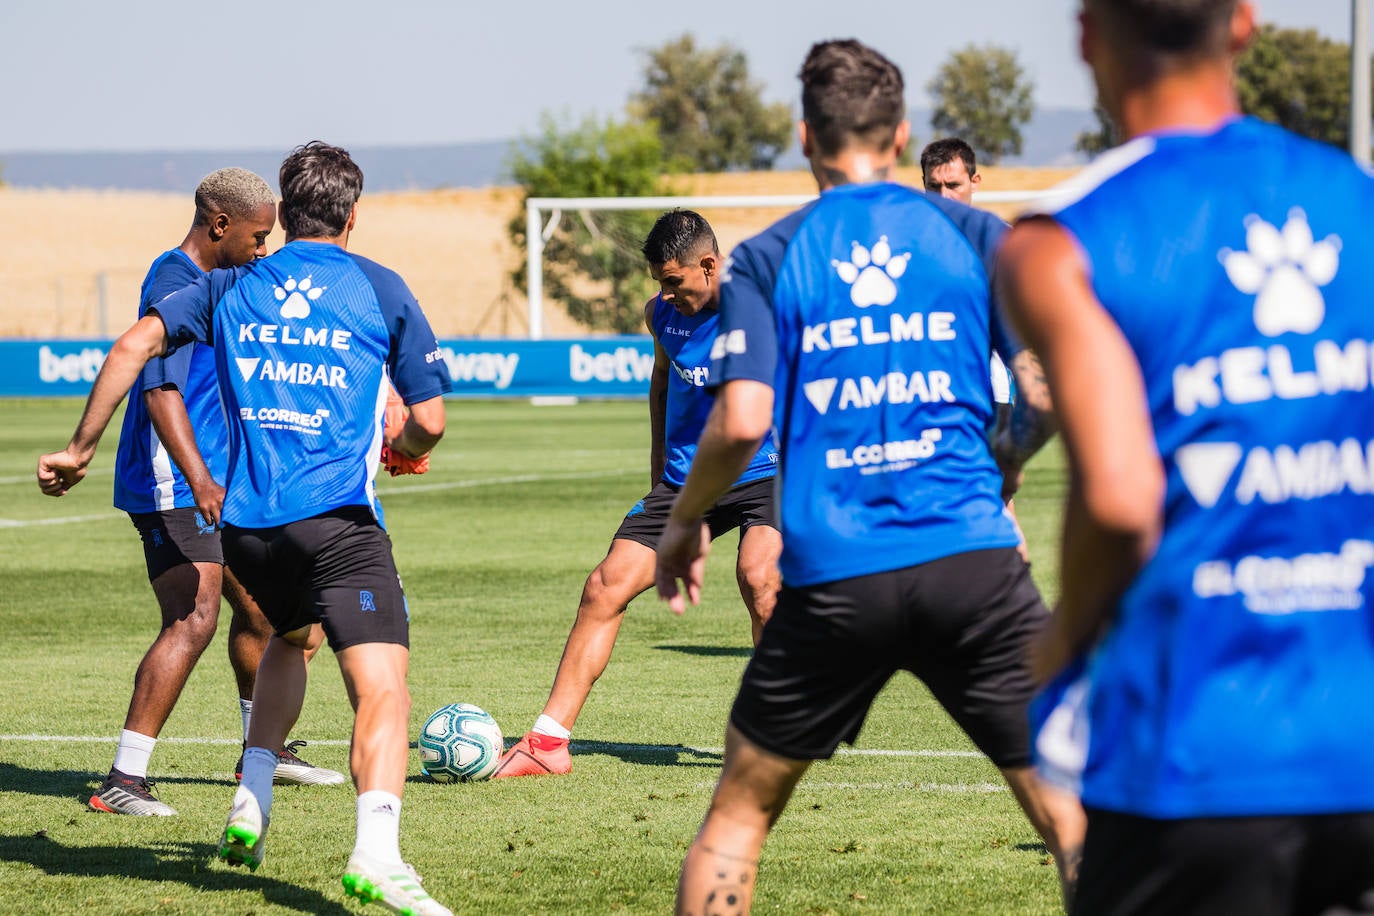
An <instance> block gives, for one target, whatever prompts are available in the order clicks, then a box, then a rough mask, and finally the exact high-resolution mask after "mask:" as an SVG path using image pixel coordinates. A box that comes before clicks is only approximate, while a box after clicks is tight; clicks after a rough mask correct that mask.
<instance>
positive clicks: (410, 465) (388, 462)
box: [382, 445, 429, 477]
mask: <svg viewBox="0 0 1374 916" xmlns="http://www.w3.org/2000/svg"><path fill="white" fill-rule="evenodd" d="M382 467H384V468H386V472H387V473H388V474H390V475H391V476H392V477H400V476H401V475H402V474H423V473H424V472H425V471H428V470H429V455H428V454H425V455H421V456H420V457H419V458H412V457H410V456H409V455H403V454H401V453H400V452H398V451H396V450H395V449H393V448H392V447H391V446H389V445H383V446H382Z"/></svg>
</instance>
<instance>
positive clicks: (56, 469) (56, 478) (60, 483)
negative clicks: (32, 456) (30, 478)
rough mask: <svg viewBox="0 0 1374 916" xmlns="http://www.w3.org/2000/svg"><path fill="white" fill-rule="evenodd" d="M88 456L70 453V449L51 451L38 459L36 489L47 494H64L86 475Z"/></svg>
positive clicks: (88, 462)
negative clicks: (83, 456)
mask: <svg viewBox="0 0 1374 916" xmlns="http://www.w3.org/2000/svg"><path fill="white" fill-rule="evenodd" d="M90 461H91V459H90V458H89V457H86V458H84V459H83V458H82V457H80V456H77V455H74V454H72V451H71V449H63V450H62V451H60V452H52V453H50V454H47V455H43V456H42V457H40V458H39V459H38V489H40V490H42V491H43V493H44V494H45V495H47V496H64V495H66V493H67V491H68V490H70V489H71V488H72V487H74V486H76V485H77V484H79V483H80V482H81V480H82V478H83V477H85V476H86V465H88V464H90Z"/></svg>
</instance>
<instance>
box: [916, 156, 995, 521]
mask: <svg viewBox="0 0 1374 916" xmlns="http://www.w3.org/2000/svg"><path fill="white" fill-rule="evenodd" d="M921 181H922V183H923V184H924V185H925V188H926V190H927V191H929V192H930V193H932V194H939V195H940V196H941V197H944V198H947V199H949V200H957V201H959V203H961V204H965V205H967V206H972V205H973V192H974V191H976V190H978V185H979V184H981V183H982V181H983V176H982V175H979V174H978V158H977V156H976V155H974V152H973V147H971V146H969V145H968V144H967V143H966V142H964V141H963V140H961V139H959V138H958V137H945V138H943V139H941V140H932V141H931V142H930V143H927V144H926V148H925V149H923V150H921ZM989 371H990V372H991V373H992V399H993V401H994V402H995V403H996V405H997V407H996V414H995V417H994V419H993V430H994V433H993V434H994V435H997V434H998V433H999V431H1001V430H1004V429H1005V428H1006V426H1007V424H1008V423H1010V422H1011V403H1012V388H1013V380H1012V377H1011V373H1010V372H1009V371H1008V370H1007V366H1006V364H1005V363H1004V362H1002V357H1000V356H998V355H997V353H996V352H995V351H994V352H993V354H992V359H991V360H990V361H989ZM1006 484H1007V485H1006V486H1005V488H1004V491H1005V492H1006V493H1007V494H1008V495H1010V494H1011V493H1014V492H1015V490H1016V488H1017V487H1018V486H1019V485H1020V480H1019V479H1015V480H1008V481H1006ZM1007 511H1009V512H1010V513H1011V514H1012V518H1013V519H1015V518H1016V509H1015V507H1014V506H1013V504H1012V501H1011V499H1008V500H1007Z"/></svg>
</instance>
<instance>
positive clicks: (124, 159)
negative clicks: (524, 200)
mask: <svg viewBox="0 0 1374 916" xmlns="http://www.w3.org/2000/svg"><path fill="white" fill-rule="evenodd" d="M510 146H511V144H510V143H508V142H506V141H494V142H487V143H463V144H455V145H450V146H402V147H354V148H352V149H350V150H349V152H350V153H351V154H352V155H353V158H354V159H355V160H356V161H357V163H358V164H359V165H360V166H362V169H363V174H364V175H365V176H366V189H367V190H368V191H405V190H412V189H416V190H430V189H433V188H464V187H472V188H476V187H486V186H488V185H492V184H499V183H501V182H502V181H503V180H504V179H503V175H504V167H505V161H506V156H507V154H508V153H509V150H510ZM286 153H287V150H226V151H215V150H197V151H192V152H138V153H135V152H127V153H126V152H104V153H100V152H93V153H0V167H2V168H3V171H0V178H3V179H4V181H5V183H6V184H9V185H11V186H12V187H16V188H117V189H119V190H125V191H175V192H179V193H186V194H189V193H191V192H192V191H194V190H195V188H196V185H197V184H199V183H200V180H201V178H203V177H205V176H206V175H207V174H209V173H210V172H213V171H214V170H215V169H220V168H225V167H226V166H231V165H236V166H240V167H241V168H245V169H250V170H252V171H254V172H257V173H258V174H259V175H261V176H263V177H264V178H266V179H267V180H268V181H269V182H270V183H271V184H272V185H273V187H275V186H276V183H277V182H276V178H277V168H278V167H279V166H280V165H281V160H282V157H283V156H284V155H285V154H286Z"/></svg>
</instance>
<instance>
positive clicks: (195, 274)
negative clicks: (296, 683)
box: [88, 168, 344, 816]
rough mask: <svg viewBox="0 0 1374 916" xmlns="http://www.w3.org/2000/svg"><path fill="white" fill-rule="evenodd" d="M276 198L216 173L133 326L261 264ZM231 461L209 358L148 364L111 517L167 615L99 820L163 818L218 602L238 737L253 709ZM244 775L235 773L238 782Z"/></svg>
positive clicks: (127, 423) (291, 769)
mask: <svg viewBox="0 0 1374 916" xmlns="http://www.w3.org/2000/svg"><path fill="white" fill-rule="evenodd" d="M275 224H276V197H275V196H274V195H273V194H272V189H271V188H270V187H269V186H268V184H267V182H266V181H263V180H262V178H260V177H259V176H258V175H255V174H254V173H252V172H250V171H248V170H246V169H240V168H225V169H219V170H218V171H215V172H211V173H210V174H209V175H207V176H205V178H204V179H203V180H202V181H201V182H200V184H199V186H197V188H196V192H195V216H194V218H193V219H192V221H191V228H190V230H188V231H187V233H186V237H185V238H184V239H182V241H181V244H180V245H179V246H177V247H176V248H173V249H172V250H170V251H167V252H164V253H163V254H162V255H161V256H159V257H158V258H157V260H155V261H154V262H153V265H152V267H150V268H149V270H148V275H147V277H146V278H145V279H144V281H143V288H142V291H141V295H140V302H139V315H140V316H142V315H144V314H146V313H147V311H148V309H149V307H150V306H152V305H153V304H154V303H156V302H157V301H159V300H161V299H164V298H166V297H167V296H169V295H171V294H172V293H174V292H176V291H177V290H179V289H181V288H182V287H184V286H188V285H189V284H191V283H194V282H195V281H196V280H198V279H200V278H201V277H202V276H204V275H205V274H206V273H207V272H209V271H211V270H213V269H215V268H229V267H238V266H240V265H242V264H247V263H248V262H249V261H252V260H253V259H254V258H258V257H261V256H263V255H265V254H266V253H267V250H266V239H267V236H268V235H269V234H270V233H271V231H272V227H273V226H274V225H275ZM228 461H229V427H228V424H227V423H226V421H225V418H224V412H223V410H222V409H221V407H220V400H219V386H218V383H217V382H216V380H215V354H214V350H213V349H212V348H211V347H208V346H197V345H195V344H189V345H187V346H185V347H183V348H181V350H179V351H178V352H177V353H175V354H172V355H170V356H167V357H159V358H156V359H153V360H152V361H151V362H150V363H149V364H148V366H147V368H146V369H145V370H144V372H143V376H142V378H140V380H139V381H138V382H137V383H136V384H135V385H134V387H133V390H132V391H131V392H130V396H129V408H128V410H127V411H126V412H125V414H124V426H123V429H122V430H121V432H120V435H119V450H118V452H117V453H116V455H115V485H114V504H115V507H116V508H118V509H123V510H124V511H125V512H128V513H129V517H130V519H131V520H132V521H133V523H134V527H135V528H136V529H137V530H138V532H139V534H140V536H141V537H142V540H143V556H144V561H145V563H146V565H147V568H148V580H149V582H150V583H151V584H152V587H153V594H154V595H155V596H156V597H157V602H158V606H159V608H160V609H161V612H162V627H161V630H160V631H159V633H158V636H157V639H156V640H154V642H153V645H152V646H151V647H150V648H149V649H148V651H147V653H146V654H145V655H144V656H143V660H142V661H141V662H140V663H139V666H138V671H137V673H136V674H135V675H134V692H133V696H132V697H131V698H130V700H129V710H128V714H127V716H126V717H125V720H124V729H123V731H122V732H121V733H120V736H119V746H118V747H117V748H116V750H115V759H114V764H113V765H112V766H111V767H110V772H109V775H108V776H106V777H105V780H104V782H102V783H101V784H100V787H99V788H98V789H97V790H96V791H95V793H94V794H93V795H92V796H91V797H90V800H89V802H88V804H89V805H90V807H91V808H93V809H94V810H96V811H106V812H110V813H113V814H133V815H144V816H148V815H154V816H169V815H174V814H176V810H175V809H174V808H172V806H171V805H169V804H167V803H166V802H163V801H161V800H160V799H158V798H156V797H155V796H154V795H153V793H152V791H151V789H150V787H149V786H150V783H149V781H148V764H149V759H150V757H151V756H152V753H153V749H154V747H155V746H156V744H157V737H158V734H159V732H161V730H162V726H163V725H164V724H165V723H166V721H167V717H168V716H169V715H171V713H172V709H173V708H174V707H175V706H176V702H177V698H178V697H179V696H180V695H181V690H182V688H183V687H184V686H185V685H186V679H187V678H188V677H189V676H190V674H191V670H192V669H193V668H194V667H195V665H196V662H197V660H199V658H200V656H201V654H202V653H203V652H204V651H205V649H206V647H207V646H209V644H210V640H211V638H212V637H213V636H214V635H215V629H216V625H217V622H218V620H219V609H220V595H221V594H223V596H224V597H225V598H226V599H227V600H228V602H229V607H230V609H231V611H232V617H231V618H230V623H229V641H228V642H229V663H230V665H231V666H232V667H233V669H234V678H235V680H236V681H237V683H238V691H239V713H240V718H241V720H242V723H243V737H244V741H245V742H246V741H247V739H248V724H249V720H250V718H251V714H252V706H253V702H252V701H253V682H254V678H255V677H256V675H257V670H258V661H259V660H260V659H261V658H262V653H263V650H264V649H265V648H266V647H267V640H268V637H270V636H271V634H272V628H271V625H270V624H269V623H268V622H267V620H266V618H264V617H263V615H262V611H260V610H259V609H258V607H257V605H256V604H255V603H254V602H253V599H252V598H251V597H250V596H249V595H248V594H247V592H245V591H244V590H243V586H242V585H240V584H239V581H238V579H236V578H235V577H234V575H233V573H232V572H231V571H230V570H228V569H225V568H224V565H223V564H224V554H223V550H222V548H221V545H220V531H219V522H220V508H221V506H222V505H223V503H224V487H223V485H222V484H223V481H224V475H225V471H226V470H227V466H228ZM295 747H299V743H293V746H292V747H290V748H286V747H284V748H281V749H280V750H279V756H278V762H277V769H276V778H277V780H278V781H280V782H292V783H299V784H321V785H334V784H338V783H342V782H343V781H344V775H343V774H342V773H337V772H335V771H333V770H326V769H324V768H323V767H315V766H311V765H310V764H308V763H306V762H305V761H304V760H302V759H301V758H299V757H297V756H296V755H295V753H294V749H295ZM235 772H236V773H240V772H242V760H240V762H239V764H238V765H237V767H236V769H235Z"/></svg>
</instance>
